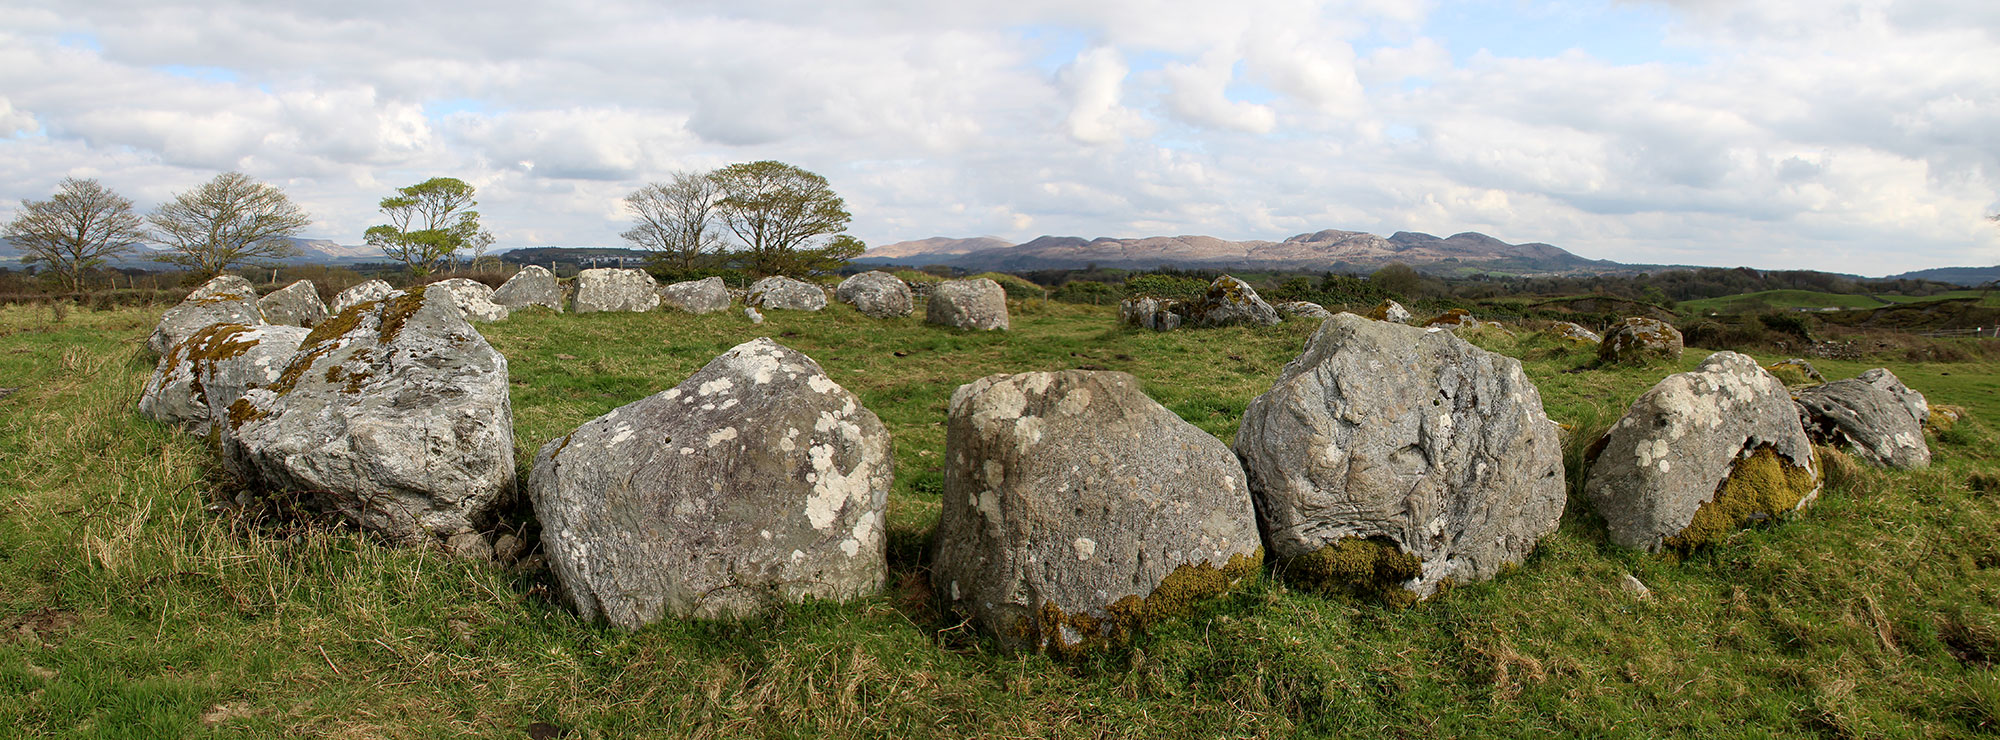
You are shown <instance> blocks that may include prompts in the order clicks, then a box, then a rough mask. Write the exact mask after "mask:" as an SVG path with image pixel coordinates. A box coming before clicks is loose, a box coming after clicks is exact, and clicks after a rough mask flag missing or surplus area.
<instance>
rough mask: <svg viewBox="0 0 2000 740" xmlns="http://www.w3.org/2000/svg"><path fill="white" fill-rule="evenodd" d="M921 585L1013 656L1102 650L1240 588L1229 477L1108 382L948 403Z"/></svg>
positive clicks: (1031, 388)
mask: <svg viewBox="0 0 2000 740" xmlns="http://www.w3.org/2000/svg"><path fill="white" fill-rule="evenodd" d="M945 456H946V458H947V462H946V468H945V483H944V509H943V512H942V513H941V514H940V519H939V521H938V530H937V540H936V543H935V545H934V548H935V549H934V552H935V557H934V558H933V562H932V566H931V584H932V588H933V589H934V590H935V591H936V592H937V593H938V594H939V595H940V596H942V597H943V598H944V600H945V602H946V603H947V604H948V605H949V606H950V607H952V608H953V609H954V610H956V611H958V612H960V613H962V614H964V615H966V616H968V617H970V618H972V620H973V621H974V623H976V624H978V625H979V626H980V627H982V628H983V629H984V630H985V631H987V632H989V633H991V634H993V635H995V636H996V637H997V638H998V639H999V640H1000V641H1001V643H1002V644H1004V645H1006V646H1008V647H1009V648H1011V649H1017V650H1047V651H1050V652H1054V653H1058V654H1068V653H1073V652H1076V651H1080V650H1084V649H1088V648H1090V647H1092V646H1096V645H1101V644H1105V643H1108V642H1115V641H1119V640H1122V639H1124V638H1126V637H1128V636H1130V635H1131V634H1132V633H1133V632H1135V631H1137V630H1141V629H1143V628H1144V626H1145V625H1146V624H1147V623H1149V622H1152V621H1155V620H1158V619H1161V618H1165V617H1170V616H1174V615H1176V614H1179V613H1182V612H1184V611H1186V610H1187V609H1188V608H1189V607H1190V606H1193V605H1194V604H1196V603H1198V602H1199V601H1201V600H1202V599H1205V598H1208V597H1211V596H1215V595H1218V594H1221V593H1223V592H1224V591H1226V590H1228V589H1230V588H1233V587H1234V586H1236V585H1237V584H1239V583H1241V582H1242V581H1243V580H1244V579H1246V578H1250V577H1253V576H1254V574H1255V573H1256V572H1257V569H1258V568H1259V567H1260V565H1261V563H1262V561H1263V553H1262V549H1263V548H1262V547H1261V545H1260V544H1259V542H1258V536H1257V518H1256V512H1255V511H1254V510H1253V509H1252V507H1251V503H1250V494H1249V489H1248V488H1246V487H1245V484H1244V480H1243V469H1242V467H1241V465H1239V464H1238V463H1237V462H1236V457H1235V455H1234V454H1232V453H1231V452H1230V451H1229V448H1228V447H1227V446H1226V445H1224V444H1223V443H1222V442H1221V440H1218V439H1216V438H1215V437H1213V436H1210V435H1209V434H1208V433H1207V432H1204V431H1202V430H1200V429H1198V428H1196V427H1194V426H1193V425H1191V424H1189V423H1187V422H1185V421H1182V420H1181V418H1180V417H1178V416H1175V415H1174V413H1173V412H1172V411H1168V410H1167V409H1166V408H1165V407H1163V406H1161V405H1160V404H1159V403H1157V402H1155V401H1153V399H1151V398H1148V397H1147V396H1146V395H1145V393H1143V392H1141V391H1140V390H1139V383H1138V381H1137V379H1135V378H1133V377H1132V376H1130V375H1127V374H1125V373H1121V372H1092V371H1085V370H1065V371H1062V372H1053V373H1049V372H1037V373H1023V374H1019V375H993V376H988V377H985V378H982V379H980V380H977V381H974V382H972V383H969V384H966V385H963V386H960V387H959V388H958V390H957V392H955V393H953V394H952V398H951V412H950V421H949V424H948V426H947V430H946V441H945Z"/></svg>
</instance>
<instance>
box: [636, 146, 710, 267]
mask: <svg viewBox="0 0 2000 740" xmlns="http://www.w3.org/2000/svg"><path fill="white" fill-rule="evenodd" d="M721 200H722V189H721V187H720V186H718V185H717V183H716V181H715V178H714V177H712V176H710V175H709V174H707V173H698V172H688V171H685V170H684V171H680V172H675V173H673V179H671V180H669V181H667V182H656V183H653V184H651V185H647V186H646V187H643V188H639V189H638V191H636V192H634V193H632V194H631V195H627V196H625V210H627V211H630V212H631V213H632V220H633V224H632V228H631V229H629V230H627V231H626V232H625V233H623V234H620V235H619V236H623V237H625V241H628V242H631V243H633V244H636V245H638V246H639V247H640V248H642V249H647V250H651V251H652V252H654V253H655V254H656V255H657V257H656V258H657V259H658V260H659V261H660V262H661V263H664V264H665V265H667V266H670V267H674V268H678V269H681V270H691V269H694V268H695V267H696V265H697V264H698V263H699V262H700V261H701V259H702V257H703V256H705V255H709V254H715V253H718V252H721V251H722V250H723V248H724V247H726V246H727V245H728V240H726V239H725V238H723V236H722V233H721V232H720V231H718V230H717V229H716V228H715V217H716V212H715V208H716V204H717V203H718V202H720V201H721Z"/></svg>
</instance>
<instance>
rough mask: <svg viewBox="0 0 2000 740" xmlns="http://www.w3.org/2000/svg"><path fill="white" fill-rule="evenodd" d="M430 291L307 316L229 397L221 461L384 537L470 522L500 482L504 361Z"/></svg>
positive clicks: (506, 425) (470, 526)
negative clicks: (291, 340)
mask: <svg viewBox="0 0 2000 740" xmlns="http://www.w3.org/2000/svg"><path fill="white" fill-rule="evenodd" d="M444 293H445V291H441V290H433V291H430V292H429V293H428V294H427V295H425V296H415V295H399V296H395V297H393V298H390V299H388V300H384V301H375V302H369V303H363V304H361V305H359V306H354V307H352V308H349V309H348V310H346V311H343V312H341V313H340V314H338V315H336V316H334V317H332V318H329V319H327V320H326V321H323V322H320V325H319V326H317V327H314V329H313V330H312V332H311V333H310V334H308V335H307V336H306V338H305V340H304V341H303V342H302V343H301V344H300V345H299V350H298V352H297V353H296V354H295V355H293V357H292V359H291V361H290V362H289V363H288V364H287V366H286V367H285V369H284V371H283V372H282V373H281V374H280V375H279V377H278V379H277V381H275V382H273V383H270V384H267V385H264V386H262V387H258V388H254V389H252V390H250V391H249V392H248V393H245V394H244V396H243V397H242V398H240V399H238V400H237V401H236V402H235V403H234V404H231V405H230V407H229V420H228V424H227V425H225V429H224V434H223V441H224V449H225V452H226V453H227V459H228V462H229V464H230V466H231V467H232V468H233V469H235V470H236V471H237V473H238V474H239V475H241V476H242V477H243V478H244V479H245V480H247V481H250V482H251V483H252V485H253V487H255V488H257V489H261V490H262V491H264V492H265V493H267V494H271V495H275V496H286V497H296V499H297V501H298V503H299V504H301V505H303V506H305V507H307V508H310V509H317V510H320V511H325V512H330V513H333V514H336V515H338V516H340V517H342V518H345V519H347V520H348V521H351V522H353V523H355V524H356V525H358V526H360V527H361V528H363V529H366V530H369V531H373V532H377V533H380V534H382V535H383V536H385V537H387V538H388V539H390V540H392V541H396V542H405V543H416V542H433V541H435V542H443V541H445V540H448V539H449V538H451V537H452V536H454V535H458V534H462V533H465V532H470V531H477V530H479V529H481V528H483V527H484V526H485V525H486V524H487V523H488V522H489V521H490V520H491V519H492V515H493V512H494V511H495V509H496V508H498V507H499V506H500V505H502V504H503V503H505V501H506V500H507V498H508V496H509V495H510V494H511V493H512V491H513V483H514V432H513V429H514V424H513V416H514V415H513V408H512V404H511V402H510V400H509V397H508V390H507V359H506V358H504V357H501V356H500V353H499V352H496V351H494V349H493V347H492V346H491V345H488V344H487V343H486V340H485V339H484V338H483V337H481V336H480V335H479V332H478V331H476V330H474V329H473V328H472V325H471V324H470V323H467V322H466V320H465V317H464V316H463V314H461V313H460V311H459V310H458V308H457V307H456V306H454V305H452V304H451V302H450V301H449V300H448V299H447V298H446V297H445V295H444Z"/></svg>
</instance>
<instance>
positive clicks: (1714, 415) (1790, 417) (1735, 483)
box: [1583, 352, 1820, 551]
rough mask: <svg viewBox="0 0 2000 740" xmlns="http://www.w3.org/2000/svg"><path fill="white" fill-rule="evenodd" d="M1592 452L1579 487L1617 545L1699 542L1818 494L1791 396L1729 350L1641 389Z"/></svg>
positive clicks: (1814, 465) (1813, 462)
mask: <svg viewBox="0 0 2000 740" xmlns="http://www.w3.org/2000/svg"><path fill="white" fill-rule="evenodd" d="M1593 454H1594V459H1593V460H1592V461H1591V463H1590V472H1589V473H1588V474H1586V476H1585V478H1584V484H1583V491H1584V494H1585V495H1587V496H1589V497H1590V501H1591V503H1592V504H1593V505H1595V506H1596V507H1597V512H1598V513H1599V514H1601V515H1603V516H1604V523H1605V525H1606V526H1607V527H1608V528H1609V529H1610V533H1611V541H1612V542H1614V543H1617V544H1618V545H1621V546H1624V547H1634V548H1640V549H1645V550H1650V551H1658V550H1660V549H1662V548H1666V547H1673V548H1676V549H1691V548H1694V547H1699V546H1701V545H1705V544H1710V543H1714V542H1717V541H1720V540H1721V539H1723V538H1725V537H1727V536H1728V535H1729V533H1730V532H1733V531H1735V530H1736V529H1737V528H1739V527H1741V526H1743V525H1744V524H1745V523H1748V522H1753V521H1758V520H1762V519H1768V518H1770V517H1774V516H1777V515H1779V514H1782V513H1784V512H1787V511H1793V510H1796V509H1800V508H1804V507H1805V505H1806V504H1807V503H1810V502H1811V501H1812V500H1813V498H1814V497H1817V496H1818V495H1819V489H1820V472H1819V462H1818V460H1817V459H1816V458H1815V457H1814V455H1813V448H1812V440H1810V439H1808V438H1807V437H1806V433H1805V429H1804V428H1803V427H1802V426H1800V424H1799V412H1798V409H1797V407H1796V406H1794V405H1793V404H1792V396H1791V394H1790V393H1788V392H1786V390H1785V384H1784V383H1782V382H1779V380H1778V379H1777V378H1774V377H1772V376H1771V374H1770V373H1767V372H1764V368H1762V367H1758V365H1757V361H1756V360H1752V359H1750V358H1749V357H1746V356H1743V355H1740V354H1737V353H1735V352H1717V353H1715V354H1713V355H1709V356H1708V359H1706V360H1704V361H1702V363H1701V366H1700V367H1698V368H1696V369H1695V370H1693V371H1691V372H1685V373H1676V374H1674V375H1669V376H1667V377H1666V379H1664V380H1661V381H1660V382H1659V384H1657V385H1654V386H1653V387H1652V389H1651V390H1648V391H1646V392H1645V393H1644V394H1642V395H1640V396H1639V399H1638V400H1637V401H1634V402H1633V403H1632V407H1631V408H1630V409H1628V410H1627V411H1626V412H1625V416H1624V417H1623V418H1621V419H1619V420H1618V423H1616V424H1614V425H1612V427H1611V431H1610V432H1608V433H1606V434H1605V436H1604V438H1602V439H1600V440H1599V441H1598V442H1597V443H1596V444H1595V445H1594V446H1593Z"/></svg>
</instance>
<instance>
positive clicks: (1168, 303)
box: [1118, 297, 1181, 331]
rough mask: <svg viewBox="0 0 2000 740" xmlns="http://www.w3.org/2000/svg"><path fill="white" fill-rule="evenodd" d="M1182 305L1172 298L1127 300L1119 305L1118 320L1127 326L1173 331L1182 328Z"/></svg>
mask: <svg viewBox="0 0 2000 740" xmlns="http://www.w3.org/2000/svg"><path fill="white" fill-rule="evenodd" d="M1180 305H1181V302H1180V301H1176V300H1173V299H1170V298H1153V297H1144V298H1127V299H1125V300H1123V301H1120V302H1119V303H1118V318H1119V320H1120V321H1121V322H1123V323H1124V324H1125V325H1126V326H1136V327H1140V328H1142V329H1152V330H1153V331H1173V330H1175V329H1179V328H1180V327H1181V315H1180V313H1179V309H1180Z"/></svg>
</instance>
